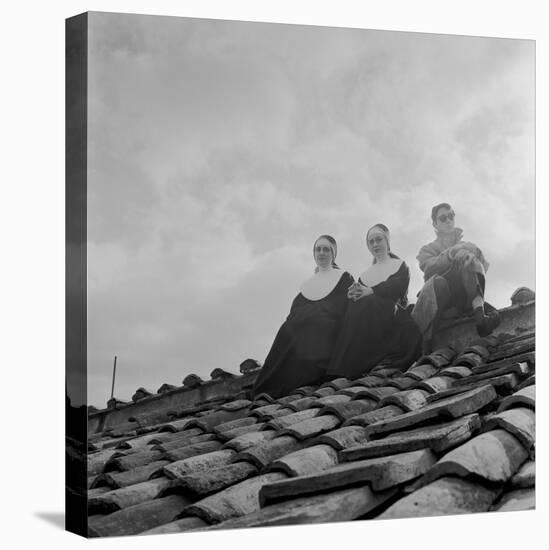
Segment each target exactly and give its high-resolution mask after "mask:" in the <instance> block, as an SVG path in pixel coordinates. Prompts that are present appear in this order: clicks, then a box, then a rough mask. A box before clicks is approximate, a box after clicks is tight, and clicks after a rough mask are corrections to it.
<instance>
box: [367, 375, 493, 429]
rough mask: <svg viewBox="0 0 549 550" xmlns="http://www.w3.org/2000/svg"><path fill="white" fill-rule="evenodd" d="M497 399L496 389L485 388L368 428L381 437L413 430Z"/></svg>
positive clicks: (464, 413)
mask: <svg viewBox="0 0 549 550" xmlns="http://www.w3.org/2000/svg"><path fill="white" fill-rule="evenodd" d="M495 398H496V392H495V390H494V388H493V387H492V386H483V387H481V388H478V389H474V390H470V391H468V392H465V393H462V394H458V395H456V396H452V397H448V398H446V399H441V400H439V401H435V402H434V403H430V404H429V405H426V406H425V407H423V408H421V409H419V410H417V411H412V412H408V413H404V414H401V415H400V416H395V417H393V418H389V419H387V420H383V421H378V422H374V423H373V424H370V425H369V426H368V428H367V430H368V433H369V434H370V435H374V436H376V437H379V436H381V435H382V434H387V433H390V432H396V431H399V430H403V429H406V428H411V427H413V426H417V425H418V424H421V423H424V422H427V421H431V420H434V419H436V418H439V417H443V418H457V417H459V416H463V415H466V414H470V413H472V412H476V411H478V410H479V409H481V408H482V407H484V406H485V405H486V404H488V403H490V402H491V401H493V400H494V399H495Z"/></svg>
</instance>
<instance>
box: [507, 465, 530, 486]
mask: <svg viewBox="0 0 549 550" xmlns="http://www.w3.org/2000/svg"><path fill="white" fill-rule="evenodd" d="M535 484H536V463H535V462H534V461H533V460H528V461H526V462H525V463H524V464H523V465H522V466H521V467H520V468H519V470H518V472H517V473H516V474H515V475H514V476H513V477H512V478H511V481H510V485H511V487H513V488H517V489H519V488H520V489H525V488H530V487H534V486H535Z"/></svg>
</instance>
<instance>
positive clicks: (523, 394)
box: [498, 385, 536, 412]
mask: <svg viewBox="0 0 549 550" xmlns="http://www.w3.org/2000/svg"><path fill="white" fill-rule="evenodd" d="M513 407H529V408H530V409H532V410H535V409H536V386H535V385H534V386H526V387H525V388H522V389H521V390H519V391H517V392H515V393H514V394H513V395H510V396H509V397H506V398H505V399H504V400H503V401H502V402H501V405H500V407H499V409H498V412H501V411H505V410H507V409H511V408H513Z"/></svg>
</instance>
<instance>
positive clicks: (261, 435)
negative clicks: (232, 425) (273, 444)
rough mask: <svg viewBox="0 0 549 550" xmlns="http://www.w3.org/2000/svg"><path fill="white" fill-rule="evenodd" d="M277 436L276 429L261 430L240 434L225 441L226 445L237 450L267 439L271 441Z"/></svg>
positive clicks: (242, 449) (253, 445)
mask: <svg viewBox="0 0 549 550" xmlns="http://www.w3.org/2000/svg"><path fill="white" fill-rule="evenodd" d="M276 436H277V432H276V430H273V429H271V430H262V431H259V432H249V433H246V434H243V435H239V436H237V437H235V438H233V439H231V440H229V441H227V443H225V447H227V448H230V449H235V451H239V452H240V451H244V450H245V449H249V448H250V447H255V446H256V445H259V444H260V443H264V442H265V441H270V440H271V439H274V438H275V437H276Z"/></svg>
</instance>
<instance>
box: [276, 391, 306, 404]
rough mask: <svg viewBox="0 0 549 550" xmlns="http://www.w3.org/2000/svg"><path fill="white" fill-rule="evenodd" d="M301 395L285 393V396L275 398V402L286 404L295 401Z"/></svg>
mask: <svg viewBox="0 0 549 550" xmlns="http://www.w3.org/2000/svg"><path fill="white" fill-rule="evenodd" d="M301 397H302V395H301V394H298V393H293V394H292V395H286V396H285V397H281V398H280V399H277V400H276V402H277V403H279V404H280V405H287V404H288V403H292V402H293V401H297V400H298V399H301Z"/></svg>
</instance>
